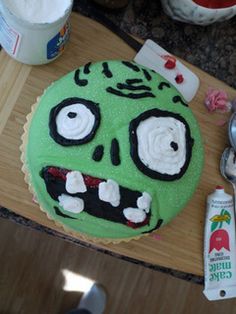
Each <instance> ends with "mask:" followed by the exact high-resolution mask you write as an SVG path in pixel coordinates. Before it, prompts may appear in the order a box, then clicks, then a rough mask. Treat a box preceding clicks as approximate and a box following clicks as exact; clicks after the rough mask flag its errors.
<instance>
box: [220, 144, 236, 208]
mask: <svg viewBox="0 0 236 314" xmlns="http://www.w3.org/2000/svg"><path fill="white" fill-rule="evenodd" d="M220 171H221V174H222V176H223V177H224V178H225V179H226V180H227V181H229V182H230V183H231V184H232V186H233V190H234V211H235V212H236V202H235V200H236V153H235V151H234V149H233V148H232V147H227V148H226V149H225V150H224V152H223V154H222V156H221V161H220Z"/></svg>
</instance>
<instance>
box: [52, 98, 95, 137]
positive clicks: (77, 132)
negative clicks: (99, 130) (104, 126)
mask: <svg viewBox="0 0 236 314" xmlns="http://www.w3.org/2000/svg"><path fill="white" fill-rule="evenodd" d="M94 124H95V116H94V114H93V113H92V111H91V110H90V109H89V108H88V107H86V106H85V105H83V104H81V103H75V104H72V105H69V106H65V107H63V108H62V109H61V110H60V111H59V113H58V114H57V117H56V126H57V132H58V134H60V135H61V136H62V137H64V138H65V139H68V140H82V139H84V138H86V137H87V136H88V135H89V134H90V133H91V132H92V130H93V128H94Z"/></svg>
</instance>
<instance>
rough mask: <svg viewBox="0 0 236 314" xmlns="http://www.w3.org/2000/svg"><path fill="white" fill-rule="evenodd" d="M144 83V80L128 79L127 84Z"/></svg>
mask: <svg viewBox="0 0 236 314" xmlns="http://www.w3.org/2000/svg"><path fill="white" fill-rule="evenodd" d="M142 82H143V80H142V79H127V80H126V83H127V84H129V85H132V84H137V83H142Z"/></svg>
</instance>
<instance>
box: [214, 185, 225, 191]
mask: <svg viewBox="0 0 236 314" xmlns="http://www.w3.org/2000/svg"><path fill="white" fill-rule="evenodd" d="M216 190H224V187H223V185H217V186H216Z"/></svg>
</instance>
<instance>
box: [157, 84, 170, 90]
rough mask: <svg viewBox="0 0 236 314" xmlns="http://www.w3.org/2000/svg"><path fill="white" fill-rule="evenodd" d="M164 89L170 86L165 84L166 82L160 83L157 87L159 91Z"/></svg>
mask: <svg viewBox="0 0 236 314" xmlns="http://www.w3.org/2000/svg"><path fill="white" fill-rule="evenodd" d="M164 87H167V88H170V84H169V83H167V82H161V83H160V84H159V85H158V89H160V90H162V89H163V88H164Z"/></svg>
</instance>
